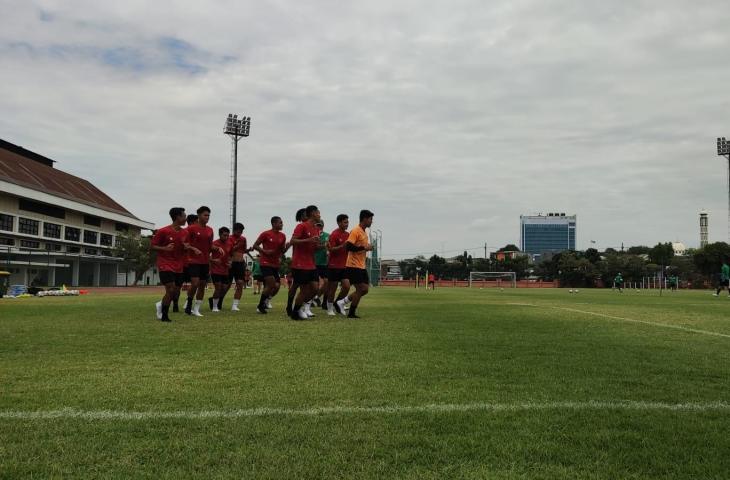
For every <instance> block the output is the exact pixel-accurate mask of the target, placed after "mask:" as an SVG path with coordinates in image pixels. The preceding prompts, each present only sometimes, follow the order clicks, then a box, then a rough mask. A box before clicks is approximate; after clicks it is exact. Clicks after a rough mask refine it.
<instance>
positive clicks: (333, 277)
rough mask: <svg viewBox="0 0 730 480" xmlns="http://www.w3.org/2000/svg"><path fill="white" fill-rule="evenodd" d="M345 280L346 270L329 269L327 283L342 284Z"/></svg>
mask: <svg viewBox="0 0 730 480" xmlns="http://www.w3.org/2000/svg"><path fill="white" fill-rule="evenodd" d="M344 278H345V269H344V268H328V269H327V281H329V282H341V281H342V279H344Z"/></svg>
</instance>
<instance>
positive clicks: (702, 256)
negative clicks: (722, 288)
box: [692, 242, 730, 280]
mask: <svg viewBox="0 0 730 480" xmlns="http://www.w3.org/2000/svg"><path fill="white" fill-rule="evenodd" d="M727 257H730V245H728V244H727V243H725V242H715V243H708V244H707V245H705V246H704V248H700V249H699V250H697V251H696V252H695V254H694V255H693V256H692V260H693V261H694V264H695V266H696V267H697V269H698V270H699V271H700V272H701V273H702V274H703V275H705V277H706V278H707V279H708V280H710V279H712V277H713V276H714V275H716V274H717V273H718V272H719V271H720V267H721V266H722V261H723V259H725V258H727Z"/></svg>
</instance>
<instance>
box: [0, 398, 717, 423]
mask: <svg viewBox="0 0 730 480" xmlns="http://www.w3.org/2000/svg"><path fill="white" fill-rule="evenodd" d="M543 410H558V411H560V410H573V411H580V410H593V411H596V410H618V411H668V412H709V411H730V403H728V402H724V401H718V402H705V403H693V402H690V403H667V402H646V401H631V400H625V401H593V400H591V401H584V402H521V403H484V402H480V403H462V404H451V403H445V404H428V405H421V406H406V405H392V406H380V407H312V408H302V409H293V408H268V407H262V408H250V409H242V410H189V411H188V410H178V411H167V412H166V411H125V410H78V409H73V408H62V409H59V410H35V411H33V410H28V411H23V410H15V411H14V410H7V411H0V419H2V420H208V419H212V420H215V419H230V418H256V417H314V416H324V415H330V416H332V415H358V414H381V415H394V414H412V413H432V414H440V413H461V412H479V411H480V412H487V413H501V412H506V413H510V412H521V411H543Z"/></svg>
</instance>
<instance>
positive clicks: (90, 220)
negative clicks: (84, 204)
mask: <svg viewBox="0 0 730 480" xmlns="http://www.w3.org/2000/svg"><path fill="white" fill-rule="evenodd" d="M84 223H85V224H86V225H93V226H94V227H101V218H99V217H95V216H93V215H84Z"/></svg>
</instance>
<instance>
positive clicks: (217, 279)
mask: <svg viewBox="0 0 730 480" xmlns="http://www.w3.org/2000/svg"><path fill="white" fill-rule="evenodd" d="M211 277H213V283H229V282H230V281H231V280H230V276H229V275H221V274H220V273H214V274H212V275H211Z"/></svg>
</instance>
